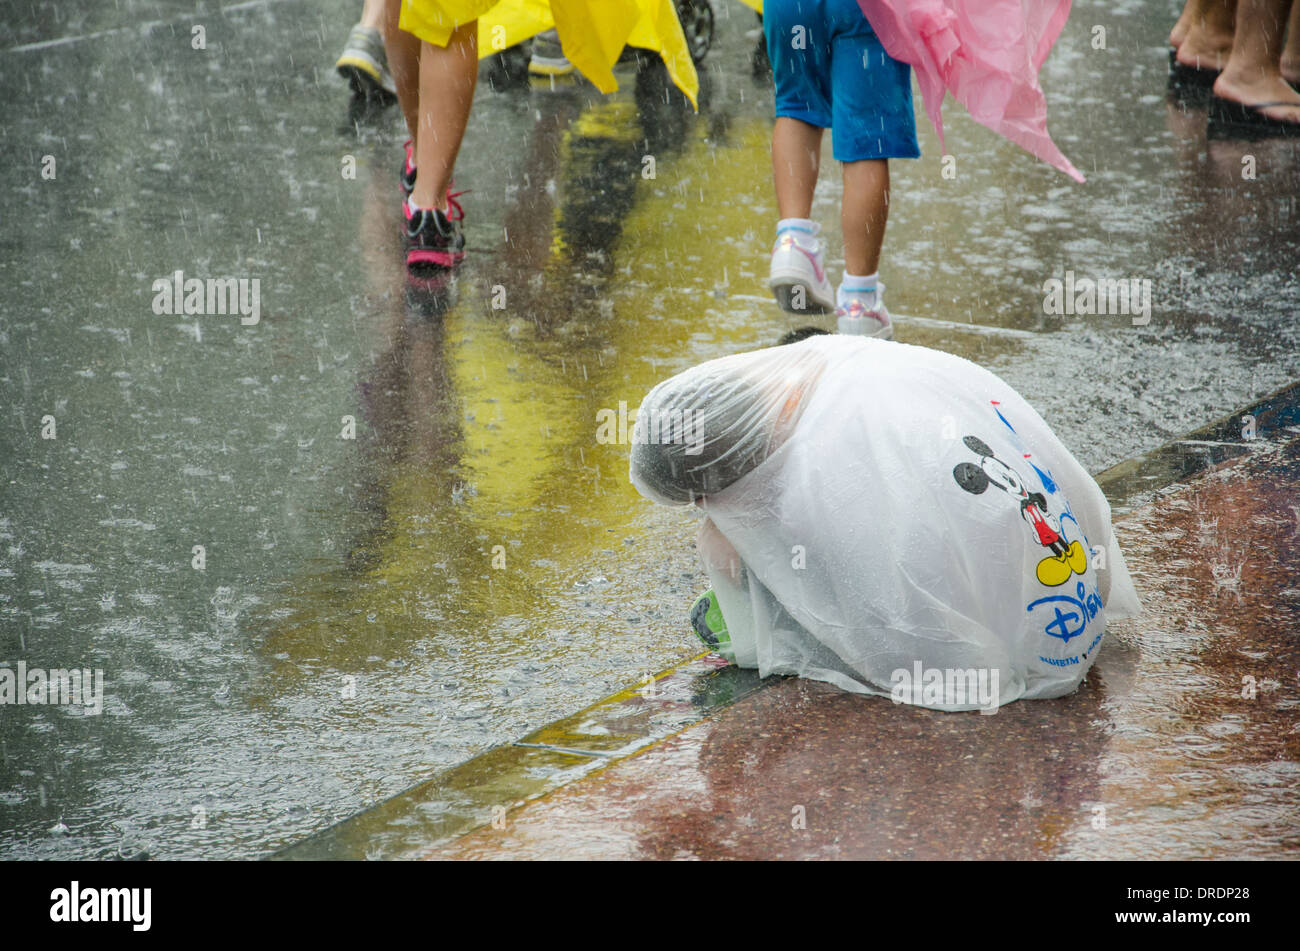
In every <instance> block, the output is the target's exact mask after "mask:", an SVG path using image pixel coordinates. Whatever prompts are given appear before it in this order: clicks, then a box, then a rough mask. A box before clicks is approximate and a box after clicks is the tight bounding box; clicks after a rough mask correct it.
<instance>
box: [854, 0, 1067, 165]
mask: <svg viewBox="0 0 1300 951" xmlns="http://www.w3.org/2000/svg"><path fill="white" fill-rule="evenodd" d="M858 5H859V6H860V7H862V12H863V13H864V14H866V17H867V20H868V21H869V22H870V23H871V26H872V28H873V29H874V30H875V31H876V35H877V36H879V37H880V42H881V43H882V44H883V45H884V47H885V50H886V52H888V53H889V55H890V56H892V57H893V58H894V59H897V60H901V61H902V62H904V63H908V64H909V65H910V66H911V67H912V68H913V69H914V70H916V81H917V85H918V86H920V88H921V99H922V101H923V102H924V103H925V111H926V113H928V114H929V116H930V121H931V122H933V123H934V130H935V132H937V133H938V135H939V144H940V146H942V145H943V116H942V108H943V96H944V92H945V91H947V92H950V93H952V95H953V98H954V99H956V100H957V101H958V102H960V103H961V104H962V105H963V106H965V107H966V109H967V110H968V111H969V112H970V114H971V118H973V119H974V120H975V121H976V122H978V123H980V124H981V125H984V126H987V127H988V128H990V129H992V130H993V131H994V132H996V133H998V134H999V135H1001V136H1004V137H1006V138H1008V139H1010V140H1011V141H1012V142H1014V143H1016V145H1019V146H1020V147H1021V148H1023V149H1025V150H1026V151H1028V152H1030V153H1032V154H1033V155H1036V156H1038V157H1039V158H1040V159H1042V160H1043V161H1044V162H1047V163H1048V164H1050V165H1053V166H1055V167H1056V168H1059V169H1060V170H1061V171H1063V172H1065V173H1066V174H1067V175H1069V176H1070V177H1071V178H1073V179H1074V180H1075V181H1077V182H1082V181H1083V175H1081V174H1080V173H1079V170H1078V169H1077V168H1075V167H1074V166H1073V165H1072V164H1070V160H1069V159H1067V158H1066V157H1065V156H1064V155H1062V154H1061V150H1060V149H1058V148H1057V147H1056V144H1055V143H1054V142H1053V141H1052V137H1051V136H1050V135H1048V134H1047V100H1046V99H1045V97H1044V96H1043V90H1042V88H1041V87H1040V86H1039V85H1038V70H1039V69H1040V68H1042V65H1043V61H1044V60H1046V59H1047V54H1048V53H1049V52H1050V51H1051V49H1052V44H1053V43H1055V42H1056V38H1057V36H1059V35H1060V32H1061V28H1062V27H1064V26H1065V21H1066V18H1067V17H1068V16H1069V15H1070V0H858Z"/></svg>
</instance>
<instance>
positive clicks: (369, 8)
mask: <svg viewBox="0 0 1300 951" xmlns="http://www.w3.org/2000/svg"><path fill="white" fill-rule="evenodd" d="M359 22H360V25H361V26H364V27H365V28H366V29H369V30H381V31H382V30H383V28H384V0H365V3H364V4H362V6H361V20H360V21H359Z"/></svg>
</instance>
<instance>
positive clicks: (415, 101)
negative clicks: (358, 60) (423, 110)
mask: <svg viewBox="0 0 1300 951" xmlns="http://www.w3.org/2000/svg"><path fill="white" fill-rule="evenodd" d="M367 6H369V4H367ZM383 12H384V23H383V27H384V54H385V55H386V56H387V57H388V71H389V72H390V73H392V75H393V84H394V85H396V86H397V101H398V103H399V104H400V105H401V107H402V116H403V117H404V118H405V119H406V130H407V132H409V133H410V136H411V138H412V139H414V138H415V132H416V129H417V128H418V127H419V120H420V40H419V38H417V37H415V36H412V35H411V34H410V33H407V32H405V31H403V30H400V29H398V27H397V22H398V20H399V19H400V18H401V15H402V0H386V2H385V3H384V10H383ZM363 16H364V13H363Z"/></svg>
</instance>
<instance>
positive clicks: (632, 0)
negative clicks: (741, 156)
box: [400, 0, 700, 105]
mask: <svg viewBox="0 0 1300 951" xmlns="http://www.w3.org/2000/svg"><path fill="white" fill-rule="evenodd" d="M471 20H478V52H479V56H480V57H484V56H491V55H493V54H494V53H499V52H501V51H502V50H504V49H506V48H507V47H509V46H514V45H515V44H516V43H522V42H523V41H524V40H526V39H528V38H529V37H530V36H536V35H537V34H538V33H541V32H543V31H545V30H549V29H551V27H555V29H556V31H557V32H558V33H559V35H560V45H561V46H562V47H563V49H564V55H565V56H566V57H567V58H568V60H569V62H571V63H573V65H574V66H575V67H577V68H578V70H579V71H581V72H582V74H583V75H584V76H586V77H587V78H588V79H589V80H591V82H592V84H593V85H595V87H596V88H597V89H599V90H600V91H601V92H613V91H614V90H615V89H617V88H618V83H617V81H615V79H614V72H613V67H614V63H615V62H616V61H617V60H618V57H619V54H620V53H622V52H623V47H624V46H639V47H641V48H642V49H648V50H653V51H654V52H656V53H658V54H659V55H660V56H661V57H662V58H663V61H664V65H666V66H667V67H668V75H669V76H671V77H672V80H673V82H674V83H675V84H676V85H677V88H678V89H680V90H681V91H682V92H684V93H685V94H686V96H687V98H689V99H690V100H691V104H692V105H695V97H696V94H697V93H698V92H699V85H700V84H699V77H698V76H696V74H695V64H694V63H693V62H692V61H691V54H690V52H689V51H688V50H687V48H686V37H685V36H684V35H683V34H682V27H681V24H680V23H679V22H678V21H677V11H676V10H675V9H674V8H673V3H672V0H403V2H402V18H401V21H400V26H401V28H402V29H403V30H405V31H406V32H408V33H413V34H414V35H416V36H418V37H419V38H420V39H422V40H424V41H425V42H426V43H432V44H433V45H435V46H446V45H447V42H448V41H449V40H450V38H451V32H452V30H454V29H455V28H456V27H457V26H459V25H460V24H462V23H468V22H470V21H471Z"/></svg>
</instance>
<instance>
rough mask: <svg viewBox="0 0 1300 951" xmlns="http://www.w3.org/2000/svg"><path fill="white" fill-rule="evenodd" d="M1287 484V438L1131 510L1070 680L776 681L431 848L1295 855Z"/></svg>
mask: <svg viewBox="0 0 1300 951" xmlns="http://www.w3.org/2000/svg"><path fill="white" fill-rule="evenodd" d="M1297 489H1300V440H1295V439H1293V440H1292V441H1291V442H1290V443H1289V444H1286V445H1276V444H1275V445H1272V446H1264V445H1259V446H1256V447H1254V451H1252V452H1251V453H1250V454H1248V455H1247V456H1245V457H1243V458H1241V459H1238V460H1235V461H1233V462H1229V463H1226V464H1224V465H1222V466H1220V467H1218V468H1217V469H1215V470H1212V471H1211V472H1209V473H1208V474H1206V475H1205V476H1203V477H1201V478H1199V479H1197V480H1196V481H1194V482H1193V483H1192V484H1191V485H1190V486H1178V485H1175V486H1172V487H1170V488H1169V489H1168V490H1166V491H1165V492H1164V493H1163V494H1162V495H1161V496H1160V497H1159V498H1158V499H1157V501H1156V502H1154V503H1153V504H1149V505H1146V506H1144V507H1142V508H1139V509H1137V510H1135V511H1134V512H1132V513H1131V514H1129V515H1128V516H1127V517H1126V518H1124V519H1123V520H1122V521H1121V522H1120V532H1121V535H1120V537H1121V540H1122V542H1123V544H1124V547H1125V550H1126V552H1127V554H1128V557H1129V560H1130V567H1131V569H1132V570H1133V573H1134V576H1135V579H1136V580H1137V582H1138V586H1139V589H1140V591H1141V592H1142V595H1143V599H1144V609H1143V613H1142V614H1141V616H1140V617H1138V618H1136V619H1134V620H1131V621H1126V622H1119V623H1114V624H1112V625H1111V628H1110V636H1109V637H1108V638H1107V641H1106V643H1105V645H1104V647H1103V649H1102V652H1101V654H1100V656H1099V658H1098V662H1097V665H1096V667H1095V669H1094V672H1093V673H1092V674H1091V675H1090V676H1089V678H1088V681H1087V682H1086V683H1085V684H1084V686H1083V687H1082V688H1081V689H1080V690H1079V691H1078V692H1077V693H1076V694H1074V695H1073V696H1070V697H1066V698H1062V699H1059V700H1049V701H1022V702H1018V703H1014V704H1011V705H1009V706H1006V707H1003V708H1002V709H1001V710H1000V711H999V712H998V713H997V715H995V716H981V715H979V714H975V713H971V714H950V713H948V714H946V713H937V712H932V711H927V710H922V709H918V708H913V707H908V706H895V705H893V704H891V703H890V702H888V701H887V700H883V699H877V698H867V697H861V696H856V695H850V694H846V693H843V692H841V691H839V690H837V689H835V688H833V687H830V686H828V685H825V684H820V683H815V682H811V681H801V680H795V679H787V680H782V681H779V682H775V683H773V684H771V685H770V686H768V687H766V688H765V689H763V690H759V691H757V692H756V693H754V694H753V695H751V696H748V697H746V698H744V699H742V700H741V701H739V702H738V703H736V704H734V705H733V706H731V707H728V708H726V709H724V710H722V711H721V712H719V713H717V714H715V715H713V716H712V717H710V718H708V719H706V720H705V721H703V722H701V723H699V724H697V725H696V726H693V727H690V728H688V729H686V730H684V731H682V732H681V733H678V734H676V735H675V736H673V737H671V738H669V739H668V740H666V741H664V742H662V743H660V744H658V745H655V746H653V747H651V748H649V749H648V750H646V751H645V752H643V753H641V754H639V755H636V756H633V757H631V758H629V759H625V760H622V761H620V762H617V763H615V764H613V765H611V766H610V767H609V768H607V769H604V770H602V771H600V772H597V773H594V774H592V775H590V776H588V777H586V778H584V779H581V780H579V781H577V782H574V783H572V784H570V785H567V786H564V787H561V788H559V789H557V790H556V791H554V792H552V793H550V794H549V795H547V796H545V797H543V798H541V799H538V800H536V801H533V802H531V803H528V804H526V805H523V806H521V807H519V808H517V809H515V810H514V811H513V812H510V813H509V814H508V815H507V816H506V817H505V820H504V824H503V825H504V827H502V828H496V827H493V826H486V827H483V828H480V829H478V830H476V831H474V832H472V833H469V834H467V835H464V836H462V837H460V838H458V839H455V840H453V841H451V842H449V843H444V844H442V845H441V846H439V847H436V848H433V849H431V850H429V851H427V852H425V853H423V854H424V857H427V858H628V859H631V858H665V859H669V858H705V859H727V858H736V859H770V858H918V859H949V858H1008V859H1028V858H1053V857H1097V858H1103V857H1104V858H1254V857H1282V856H1286V855H1295V854H1296V853H1297V852H1298V851H1300V784H1298V782H1297V780H1300V765H1298V761H1300V702H1298V698H1297V693H1298V691H1297V671H1298V670H1300V646H1298V639H1300V582H1297V580H1296V577H1295V575H1296V568H1297V564H1298V563H1300V558H1297V555H1296V545H1297V536H1298V535H1300V529H1298V526H1300V491H1297ZM498 825H502V824H501V823H498Z"/></svg>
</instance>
